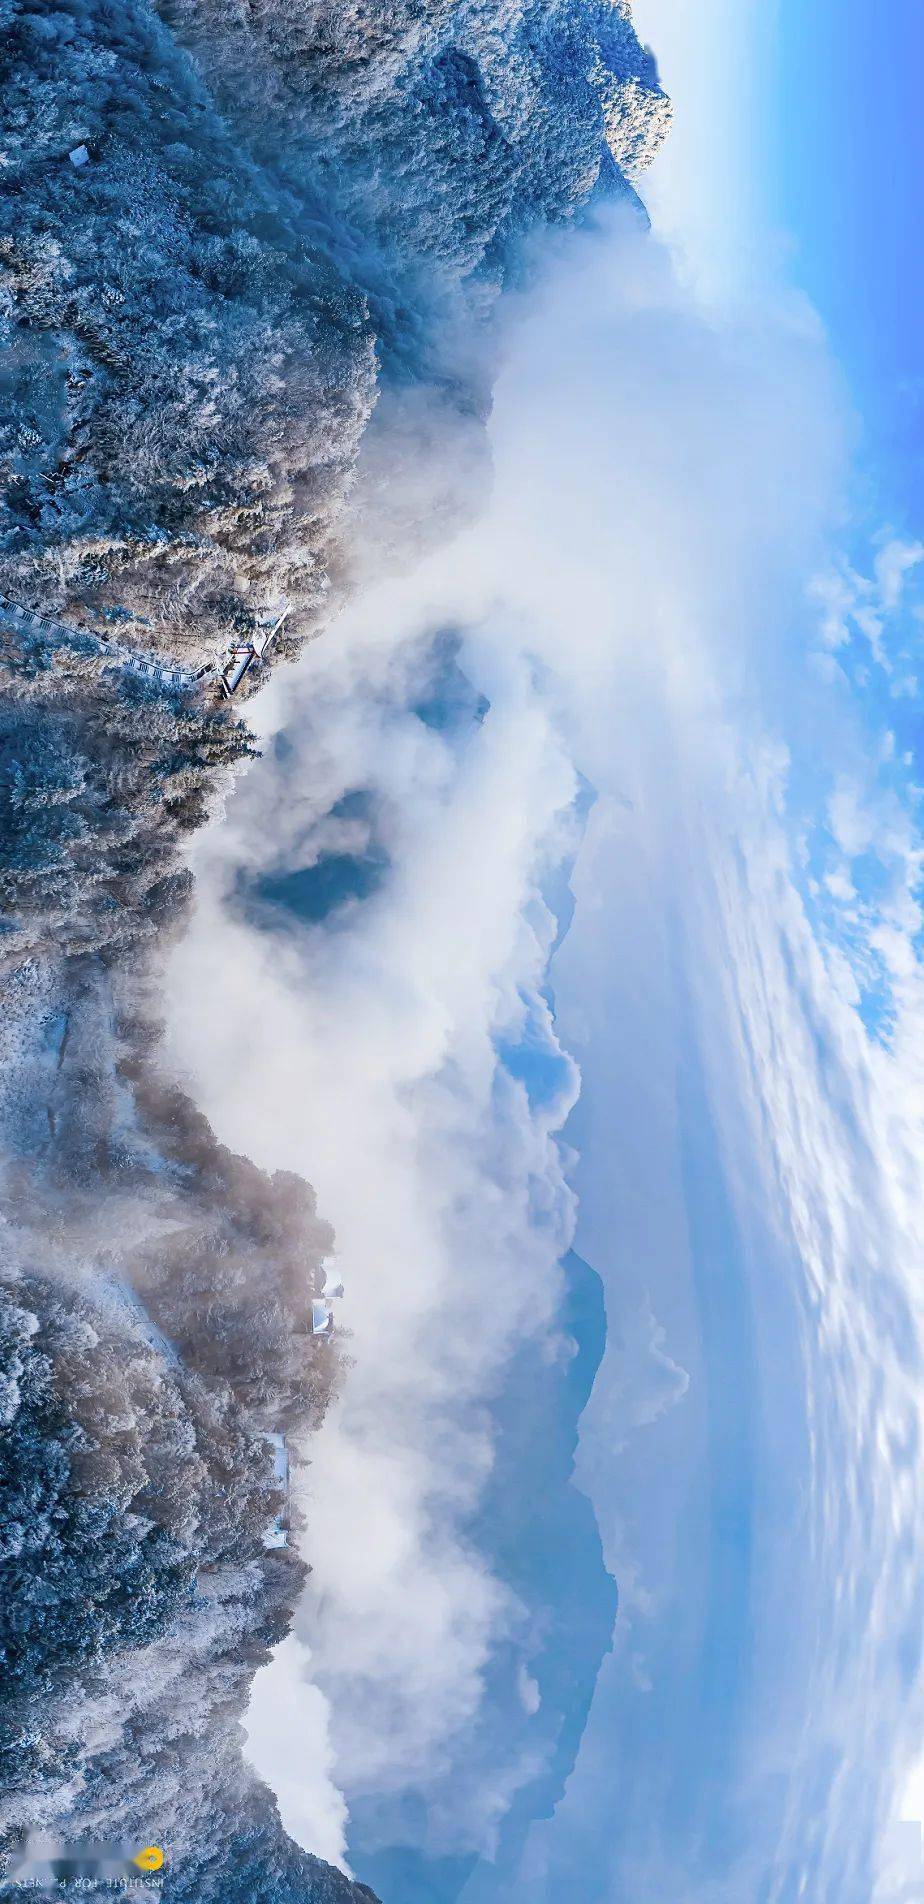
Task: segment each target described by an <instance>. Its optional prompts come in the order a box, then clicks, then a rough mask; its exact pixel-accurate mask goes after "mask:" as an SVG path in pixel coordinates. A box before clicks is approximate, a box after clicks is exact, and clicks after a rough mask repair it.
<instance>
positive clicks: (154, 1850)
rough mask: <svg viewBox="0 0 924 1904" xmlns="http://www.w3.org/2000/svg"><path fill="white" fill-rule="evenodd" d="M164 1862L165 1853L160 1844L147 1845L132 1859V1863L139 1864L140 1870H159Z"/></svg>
mask: <svg viewBox="0 0 924 1904" xmlns="http://www.w3.org/2000/svg"><path fill="white" fill-rule="evenodd" d="M163 1862H164V1854H163V1852H162V1850H161V1848H160V1845H145V1847H144V1850H143V1851H139V1852H138V1853H137V1855H136V1856H135V1857H134V1858H133V1859H132V1863H133V1864H137V1866H138V1869H139V1871H159V1870H160V1867H161V1865H162V1864H163Z"/></svg>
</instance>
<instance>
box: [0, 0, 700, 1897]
mask: <svg viewBox="0 0 924 1904" xmlns="http://www.w3.org/2000/svg"><path fill="white" fill-rule="evenodd" d="M668 114H669V106H668V102H667V101H666V99H665V97H664V95H663V93H662V92H661V90H660V87H659V84H658V79H657V73H656V69H655V65H654V61H653V59H652V57H651V55H650V54H649V53H648V52H647V51H646V50H645V49H644V48H642V47H641V46H640V44H639V42H638V40H637V38H636V35H635V33H634V30H633V28H632V24H631V19H630V14H629V8H628V5H627V4H626V0H505V4H503V5H501V4H499V3H498V0H464V3H460V0H346V3H345V4H339V0H294V4H292V5H288V4H287V5H284V6H283V5H282V4H277V3H276V0H257V4H251V0H247V3H246V4H245V0H232V3H231V4H230V5H224V4H222V5H221V6H218V5H216V4H214V0H163V3H162V4H161V5H160V6H155V5H149V4H146V0H119V4H116V0H49V3H48V4H43V3H42V0H0V118H2V153H3V186H4V189H3V193H2V196H0V596H2V597H5V598H7V600H10V601H12V602H14V603H18V604H22V605H26V606H35V607H38V608H40V609H41V610H42V611H43V612H45V613H47V614H51V615H57V616H58V617H59V618H60V619H61V620H63V621H66V622H67V623H68V624H69V625H70V626H71V627H72V628H73V629H75V630H76V631H77V632H76V635H75V637H74V639H73V640H70V641H69V642H67V643H64V644H63V645H59V646H56V645H55V643H54V642H53V641H49V640H47V639H40V638H38V637H33V636H29V635H24V634H23V633H22V632H21V631H20V632H19V633H14V632H13V631H12V629H11V627H10V625H9V619H8V618H7V620H6V621H4V618H3V613H2V604H0V682H2V699H0V840H2V858H0V974H2V982H3V1010H2V1013H0V1060H2V1064H0V1185H2V1207H0V1436H2V1439H0V1509H2V1517H0V1518H2V1524H3V1529H4V1533H3V1546H2V1549H0V1594H2V1607H3V1616H2V1617H3V1625H2V1633H0V1644H2V1663H3V1668H4V1672H3V1695H2V1697H3V1704H4V1709H3V1720H4V1736H5V1740H6V1747H5V1752H4V1757H3V1761H2V1766H0V1852H6V1851H9V1849H10V1847H11V1846H12V1844H13V1843H14V1841H15V1839H16V1837H17V1834H19V1833H21V1832H22V1831H24V1830H27V1829H29V1828H30V1827H38V1826H45V1827H46V1828H48V1829H52V1830H54V1831H55V1832H56V1833H58V1834H59V1835H61V1836H74V1835H83V1836H91V1837H118V1838H123V1837H126V1836H129V1837H131V1836H133V1835H135V1836H137V1837H138V1840H139V1843H144V1842H148V1841H150V1839H151V1838H152V1837H157V1838H162V1839H163V1840H164V1841H165V1842H166V1843H169V1845H170V1847H171V1863H170V1866H169V1869H168V1872H167V1876H166V1880H165V1882H164V1885H163V1887H162V1895H163V1896H164V1897H165V1898H166V1899H167V1900H168V1901H170V1904H187V1901H188V1904H211V1900H213V1899H214V1900H215V1904H218V1901H219V1900H222V1904H228V1901H229V1900H233V1899H235V1898H240V1899H242V1900H244V1899H248V1900H253V1901H254V1904H261V1901H265V1904H297V1901H300V1904H328V1900H329V1901H330V1904H348V1901H349V1900H351V1899H354V1898H359V1897H361V1896H366V1897H369V1896H371V1893H368V1892H366V1891H365V1887H363V1886H357V1885H354V1884H353V1883H352V1881H351V1880H349V1879H347V1878H345V1877H343V1876H342V1875H341V1874H340V1873H338V1872H336V1871H332V1870H331V1869H330V1868H329V1867H327V1866H323V1865H321V1864H319V1863H318V1861H317V1860H316V1859H312V1858H310V1857H308V1856H307V1855H306V1854H305V1853H303V1852H301V1851H299V1850H298V1849H297V1847H295V1846H294V1845H293V1844H292V1843H291V1842H290V1841H289V1840H288V1839H287V1838H286V1837H285V1835H284V1833H283V1832H282V1828H281V1825H280V1822H279V1818H278V1814H277V1812H276V1809H275V1805H274V1803H273V1801H272V1798H271V1795H270V1794H269V1793H267V1792H266V1791H265V1790H264V1789H263V1788H261V1787H260V1786H259V1784H258V1782H257V1781H256V1780H255V1778H254V1777H253V1775H252V1774H251V1773H250V1771H249V1770H248V1769H247V1767H246V1765H245V1763H244V1760H243V1758H242V1755H241V1729H240V1723H239V1722H240V1715H241V1713H242V1711H243V1709H244V1706H245V1704H246V1700H247V1694H248V1689H249V1685H250V1681H251V1678H252V1676H253V1673H254V1671H255V1670H256V1669H257V1668H258V1667H259V1665H260V1664H261V1663H262V1662H263V1661H264V1660H265V1659H266V1658H267V1657H268V1650H269V1648H270V1647H271V1646H272V1645H273V1644H274V1643H275V1642H276V1641H277V1640H278V1639H280V1638H281V1637H282V1636H283V1635H284V1634H285V1632H286V1631H287V1630H288V1626H289V1622H290V1618H291V1612H292V1607H293V1605H294V1602H295V1599H296V1597H297V1594H298V1591H299V1587H300V1584H301V1582H302V1580H303V1578H304V1566H303V1563H302V1562H301V1561H300V1560H299V1559H298V1558H297V1556H296V1554H295V1552H294V1550H292V1549H290V1548H278V1549H268V1548H267V1547H266V1546H265V1544H264V1536H265V1534H266V1530H267V1527H268V1526H269V1525H271V1524H272V1522H273V1519H274V1517H275V1516H276V1515H277V1514H278V1513H279V1511H280V1508H281V1506H282V1505H283V1503H282V1502H281V1500H280V1496H279V1491H278V1488H277V1487H275V1485H274V1482H273V1470H272V1458H271V1451H270V1449H269V1446H268V1443H267V1440H266V1436H267V1434H268V1433H269V1432H271V1431H272V1432H277V1431H280V1430H281V1431H283V1432H284V1433H286V1435H287V1437H288V1439H289V1445H290V1449H291V1450H292V1454H293V1460H294V1461H296V1462H297V1461H298V1460H305V1459H308V1458H310V1457H309V1455H308V1448H309V1445H310V1436H311V1431H312V1429H313V1428H314V1427H316V1426H317V1424H318V1423H319V1421H320V1419H321V1418H322V1416H323V1412H324V1409H325V1407H326V1405H327V1402H328V1400H329V1397H330V1394H331V1391H332V1387H333V1384H334V1383H335V1381H336V1379H337V1370H338V1354H337V1348H336V1344H331V1343H329V1342H322V1343H318V1342H317V1341H316V1340H315V1339H314V1338H312V1336H311V1335H310V1333H309V1321H308V1318H309V1312H310V1302H311V1297H312V1295H314V1294H316V1293H317V1292H318V1290H319V1288H320V1277H321V1264H322V1260H323V1258H324V1256H325V1254H326V1253H327V1252H328V1251H329V1250H330V1248H331V1246H332V1239H331V1236H330V1233H329V1231H328V1230H327V1228H326V1226H325V1225H324V1223H323V1222H322V1221H321V1220H320V1219H319V1217H318V1215H317V1213H316V1210H315V1206H314V1199H313V1195H312V1193H311V1192H310V1190H309V1189H308V1187H307V1186H306V1185H305V1184H303V1183H302V1182H300V1181H299V1180H297V1179H295V1178H293V1177H291V1176H286V1175H281V1174H280V1175H276V1176H275V1177H272V1178H269V1177H267V1176H266V1175H265V1174H263V1173H262V1172H260V1171H258V1170H256V1169H255V1167H254V1166H253V1165H251V1164H249V1163H248V1162H247V1161H246V1160H244V1159H241V1158H236V1157H233V1156H231V1155H230V1153H229V1152H227V1151H226V1150H224V1149H223V1148H222V1147H221V1146H220V1145H219V1144H218V1143H217V1142H216V1140H215V1138H214V1136H213V1134H212V1133H211V1131H210V1130H209V1128H208V1125H207V1124H206V1122H205V1120H204V1119H203V1118H202V1117H201V1116H200V1115H199V1114H198V1113H197V1112H196V1110H195V1108H194V1106H193V1105H191V1104H190V1102H189V1101H188V1099H187V1098H186V1097H185V1096H184V1095H183V1093H182V1091H180V1090H179V1089H178V1087H177V1086H176V1084H175V1082H174V1080H173V1079H171V1077H170V1076H169V1075H168V1074H167V1073H166V1071H165V1068H164V1066H163V1063H162V1060H161V1058H160V1056H159V1051H158V1037H159V1034H158V1025H157V1019H158V1011H157V1002H156V990H157V955H158V949H159V947H161V946H162V944H163V942H164V940H165V937H167V936H169V935H170V934H171V933H174V932H176V931H178V930H180V929H181V927H182V921H183V915H184V909H185V906H186V904H187V902H188V899H189V891H190V876H189V873H188V870H187V868H186V866H185V864H184V861H183V857H182V847H183V844H184V842H185V841H186V840H187V839H188V837H189V836H190V834H191V833H192V832H193V831H194V830H195V829H196V828H197V827H198V826H199V825H201V824H202V822H203V821H204V819H205V818H206V817H207V815H208V813H209V812H210V811H211V810H213V809H214V807H215V804H216V801H217V799H218V798H219V796H220V795H221V793H222V791H223V789H225V788H226V787H227V785H228V784H229V781H230V778H231V776H232V775H233V774H235V773H236V772H238V771H240V770H241V768H242V766H243V764H244V763H245V762H246V758H247V756H248V753H249V752H250V751H251V746H252V743H251V740H250V737H249V735H248V733H247V730H246V728H245V727H244V726H243V724H242V723H241V722H240V720H239V719H238V718H237V717H236V715H235V713H234V711H233V710H232V709H229V708H228V706H227V705H226V704H225V705H223V704H221V703H220V702H219V701H218V699H217V696H216V695H215V693H214V691H213V690H209V691H203V692H201V693H199V694H197V695H184V694H183V693H181V692H179V691H178V692H176V693H170V692H165V691H164V690H163V689H162V688H160V687H157V686H154V685H145V684H144V683H142V682H139V681H137V680H134V679H131V678H127V677H126V676H125V675H124V673H120V672H119V671H118V669H116V668H114V667H113V666H112V665H111V664H108V663H107V662H106V660H105V657H101V655H100V653H99V652H98V651H96V650H94V645H93V643H92V642H91V641H90V640H89V639H88V638H86V637H85V636H82V635H81V633H80V631H81V630H85V631H90V632H92V631H94V630H95V631H101V632H107V633H109V634H110V635H113V634H114V635H117V636H118V638H119V640H120V641H123V642H125V643H127V644H128V645H129V646H132V645H134V646H136V647H141V648H144V649H146V650H158V649H159V650H163V651H165V652H166V653H167V654H169V655H172V656H175V657H176V658H177V659H179V660H182V661H184V662H186V663H187V664H193V665H199V664H201V663H203V662H206V661H208V660H210V659H211V658H213V657H214V656H215V654H216V653H217V652H218V651H220V649H221V648H222V646H223V644H224V643H226V642H227V641H228V639H229V638H230V637H232V636H233V635H235V634H239V633H242V632H243V633H246V632H247V631H248V630H252V629H253V628H254V626H255V625H256V623H257V622H265V620H266V618H267V617H269V616H270V615H272V614H274V613H275V612H276V611H277V610H278V608H279V605H280V603H282V602H283V601H284V602H286V603H287V604H288V607H289V610H290V614H289V619H288V620H287V622H286V624H285V627H284V629H283V631H282V633H281V635H280V637H279V640H278V643H277V649H276V652H277V653H278V654H279V655H280V656H281V657H283V658H284V657H287V656H289V657H290V656H292V655H294V654H295V653H296V652H297V649H298V646H299V643H300V642H301V640H303V639H304V638H305V637H307V636H309V635H311V634H314V633H316V632H317V631H318V630H319V629H320V628H321V627H322V625H323V624H324V622H325V620H326V619H328V618H329V616H330V611H331V605H332V604H333V603H335V602H336V601H337V600H338V599H340V598H342V595H343V592H344V590H345V589H346V588H347V587H348V586H349V585H350V581H351V578H352V577H354V576H355V575H356V574H357V573H359V572H361V571H362V570H363V568H364V567H365V568H366V569H368V567H369V566H370V564H374V563H375V562H384V561H389V560H395V559H399V558H400V559H402V560H407V558H408V555H409V553H410V554H412V553H413V551H414V549H415V547H417V546H419V545H420V544H421V543H422V542H423V541H425V540H426V538H427V537H432V536H433V535H434V534H440V533H443V532H444V531H445V529H446V527H447V526H448V525H449V523H450V522H451V520H452V511H453V509H456V508H458V493H459V485H458V482H455V481H454V482H453V483H450V482H449V481H448V480H447V478H446V472H447V471H450V470H451V471H452V473H453V477H454V478H455V476H456V474H457V466H458V464H459V460H460V457H464V460H465V463H466V467H467V468H470V469H471V471H472V473H473V480H476V479H477V477H478V474H479V472H480V473H483V468H484V462H485V455H486V447H485V445H486V438H485V431H484V419H485V416H486V414H487V410H488V407H489V403H490V381H491V350H490V346H489V341H488V340H489V336H490V318H491V313H492V311H493V309H494V307H495V305H496V301H497V298H498V295H499V292H500V291H501V289H502V288H503V286H504V284H505V283H506V282H508V281H509V280H510V278H511V276H515V275H516V273H517V271H518V270H519V269H520V263H521V256H522V248H523V244H524V241H527V240H528V239H529V237H530V235H531V234H532V233H534V232H535V231H537V230H540V229H541V228H542V227H543V226H544V225H546V224H548V223H549V222H550V221H551V222H561V221H566V220H568V219H571V218H573V217H575V216H577V215H578V214H579V213H580V211H581V208H582V207H583V206H585V205H586V204H588V203H589V202H593V201H595V200H596V199H597V198H598V197H600V196H607V195H612V194H616V195H618V196H622V197H625V198H628V199H632V198H633V196H634V192H633V187H634V181H635V180H636V179H637V177H638V174H639V172H640V171H641V169H642V168H643V166H644V164H645V163H646V161H647V159H648V158H649V157H650V156H651V155H652V153H653V151H654V149H655V147H656V145H657V143H658V141H659V139H660V137H661V136H662V135H663V131H664V129H665V126H666V123H667V117H668ZM370 498H374V499H375V501H376V505H377V507H376V511H375V512H374V513H375V515H376V519H377V528H376V532H375V535H373V533H372V531H371V529H370V528H369V524H368V516H369V513H370V512H369V511H368V510H367V508H366V505H367V503H368V501H369V499H370ZM332 638H335V637H332ZM252 685H253V683H252V681H250V680H249V681H248V691H249V690H250V688H251V687H252ZM292 1511H293V1514H294V1515H295V1518H296V1523H297V1507H293V1510H292ZM308 1538H309V1547H310V1530H309V1537H308ZM152 1894H153V1893H152Z"/></svg>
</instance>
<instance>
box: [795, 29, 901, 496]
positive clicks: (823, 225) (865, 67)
mask: <svg viewBox="0 0 924 1904" xmlns="http://www.w3.org/2000/svg"><path fill="white" fill-rule="evenodd" d="M775 46H776V59H775V64H774V65H773V66H771V70H770V77H771V79H772V81H773V84H772V87H771V89H770V94H769V101H768V112H769V115H770V129H771V130H770V138H769V139H768V142H767V157H768V169H769V191H770V200H771V206H772V208H773V210H774V211H775V212H776V213H777V215H778V217H779V220H780V223H781V225H782V227H783V229H784V231H785V232H786V233H787V234H789V235H790V236H791V238H792V241H793V249H792V255H791V265H790V268H791V271H792V274H793V276H794V277H795V278H796V280H797V281H798V283H799V284H800V285H802V286H803V287H804V288H805V290H806V291H807V292H808V294H809V296H810V297H811V298H812V299H813V301H814V302H815V304H816V305H817V307H818V309H819V310H820V311H821V313H822V316H823V318H824V321H825V323H826V325H827V327H828V330H829V333H830V336H831V341H832V346H833V348H834V350H835V351H836V353H837V355H838V357H839V358H840V360H841V361H842V362H843V364H844V366H845V369H846V371H847V374H848V377H849V379H850V382H851V386H852V389H853V390H854V393H855V396H856V400H857V404H858V407H859V410H860V413H861V417H862V420H863V424H864V427H865V448H866V450H867V453H868V456H869V459H870V461H871V462H872V463H873V465H874V470H875V474H874V475H873V477H872V480H873V481H874V482H875V481H877V479H878V483H879V484H880V485H881V493H882V494H883V496H884V497H885V498H887V499H889V500H890V501H891V505H892V508H893V509H894V510H895V511H896V512H898V511H901V512H908V513H913V512H914V511H915V510H918V509H919V506H920V498H921V473H920V455H921V434H922V424H924V329H922V325H921V307H922V295H924V258H922V252H921V244H920V233H921V228H922V222H924V117H922V113H921V98H920V84H921V66H922V59H924V19H922V15H921V9H920V7H919V6H918V5H917V4H916V0H882V4H881V5H879V6H877V7H876V8H875V9H872V10H871V9H870V8H869V7H867V6H863V5H860V4H858V0H811V4H805V3H804V0H780V4H779V18H778V24H777V29H776V35H775Z"/></svg>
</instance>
